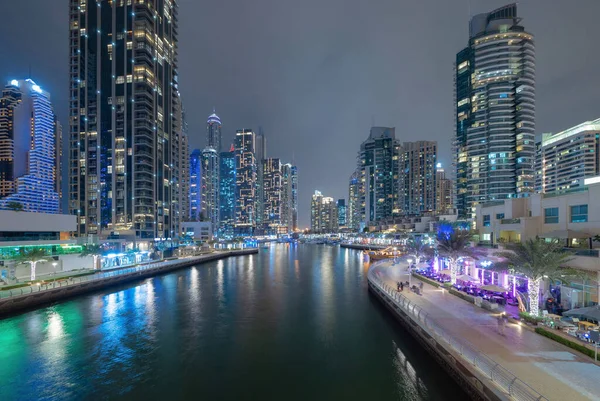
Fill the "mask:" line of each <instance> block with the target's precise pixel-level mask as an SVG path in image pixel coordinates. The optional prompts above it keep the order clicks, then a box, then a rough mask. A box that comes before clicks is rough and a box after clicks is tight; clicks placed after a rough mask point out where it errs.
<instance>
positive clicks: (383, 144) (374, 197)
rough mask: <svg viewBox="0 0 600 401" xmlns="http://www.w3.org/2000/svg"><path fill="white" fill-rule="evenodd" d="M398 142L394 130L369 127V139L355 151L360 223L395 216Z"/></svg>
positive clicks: (397, 211) (396, 211)
mask: <svg viewBox="0 0 600 401" xmlns="http://www.w3.org/2000/svg"><path fill="white" fill-rule="evenodd" d="M400 153H401V149H400V144H399V142H398V141H397V140H396V129H395V128H388V127H372V128H371V132H370V134H369V138H367V140H366V141H364V142H363V143H362V144H361V145H360V151H359V152H358V166H357V171H358V174H359V177H358V179H359V183H360V187H359V202H358V205H357V207H358V216H359V217H358V218H359V221H360V222H361V223H365V224H366V223H369V222H377V221H380V220H383V219H387V218H390V217H394V216H398V215H399V214H400V209H399V202H398V201H399V197H398V195H399V192H400V191H399V188H398V185H399V175H398V174H399V168H400V160H399V158H400Z"/></svg>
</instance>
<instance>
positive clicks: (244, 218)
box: [234, 129, 257, 235]
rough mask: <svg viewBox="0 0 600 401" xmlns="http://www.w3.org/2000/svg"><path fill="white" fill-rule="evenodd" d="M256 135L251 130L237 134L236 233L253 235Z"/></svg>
mask: <svg viewBox="0 0 600 401" xmlns="http://www.w3.org/2000/svg"><path fill="white" fill-rule="evenodd" d="M255 139H256V138H255V134H254V132H253V131H252V130H250V129H241V130H237V131H236V133H235V141H234V152H235V182H236V185H235V225H234V232H235V233H236V234H240V235H251V234H252V233H253V231H254V228H256V190H257V184H256V177H257V166H256V155H255Z"/></svg>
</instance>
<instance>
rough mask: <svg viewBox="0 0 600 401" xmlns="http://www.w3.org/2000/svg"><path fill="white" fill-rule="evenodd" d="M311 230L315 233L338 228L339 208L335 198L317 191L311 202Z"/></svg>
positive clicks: (327, 231) (333, 230) (331, 231)
mask: <svg viewBox="0 0 600 401" xmlns="http://www.w3.org/2000/svg"><path fill="white" fill-rule="evenodd" d="M310 230H311V231H312V232H313V233H317V234H323V233H333V232H337V230H338V209H337V204H336V202H335V201H334V199H333V198H330V197H326V196H323V194H322V193H321V192H319V191H315V193H314V194H313V196H312V200H311V204H310Z"/></svg>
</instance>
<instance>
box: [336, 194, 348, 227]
mask: <svg viewBox="0 0 600 401" xmlns="http://www.w3.org/2000/svg"><path fill="white" fill-rule="evenodd" d="M337 209H338V226H339V227H346V224H347V222H348V221H347V217H346V199H338V201H337Z"/></svg>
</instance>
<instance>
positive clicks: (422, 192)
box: [400, 141, 437, 215]
mask: <svg viewBox="0 0 600 401" xmlns="http://www.w3.org/2000/svg"><path fill="white" fill-rule="evenodd" d="M400 159H401V162H400V164H401V166H400V208H401V209H402V212H403V213H404V214H409V215H420V214H422V213H423V212H433V211H435V199H436V194H435V191H436V184H435V181H436V175H435V166H436V164H437V142H433V141H416V142H404V143H403V144H402V149H401V157H400Z"/></svg>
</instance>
